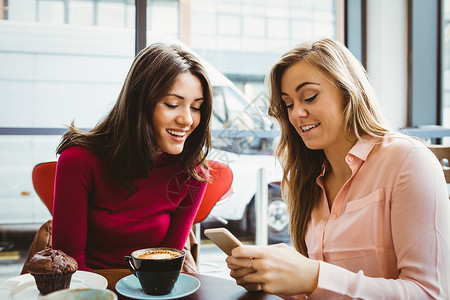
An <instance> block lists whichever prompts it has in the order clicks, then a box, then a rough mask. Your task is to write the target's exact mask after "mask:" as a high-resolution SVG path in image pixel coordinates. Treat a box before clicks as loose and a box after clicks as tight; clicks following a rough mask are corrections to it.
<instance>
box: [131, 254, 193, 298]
mask: <svg viewBox="0 0 450 300" xmlns="http://www.w3.org/2000/svg"><path fill="white" fill-rule="evenodd" d="M185 255H186V254H185V252H184V251H182V250H178V249H174V248H165V247H157V248H147V249H140V250H136V251H133V252H132V253H131V256H130V255H126V256H125V263H126V264H127V266H128V268H129V269H130V271H131V272H132V273H133V274H134V275H135V276H136V277H137V278H138V280H139V283H140V284H141V287H142V290H143V291H144V293H146V294H148V295H166V294H169V293H170V292H171V291H172V289H173V287H174V285H175V283H176V282H177V280H178V276H179V275H180V271H181V267H182V266H183V262H184V257H185Z"/></svg>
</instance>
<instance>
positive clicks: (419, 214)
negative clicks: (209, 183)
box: [227, 147, 450, 299]
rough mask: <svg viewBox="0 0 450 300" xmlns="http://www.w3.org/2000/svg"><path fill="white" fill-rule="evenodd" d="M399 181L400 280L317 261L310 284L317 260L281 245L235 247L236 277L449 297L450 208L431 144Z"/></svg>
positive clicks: (395, 215) (395, 195)
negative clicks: (449, 241) (312, 262)
mask: <svg viewBox="0 0 450 300" xmlns="http://www.w3.org/2000/svg"><path fill="white" fill-rule="evenodd" d="M394 186H395V188H394V190H393V191H392V200H391V203H390V204H391V205H390V209H391V220H390V225H391V231H392V239H393V242H394V251H395V253H396V258H397V260H396V261H392V263H393V264H395V263H396V264H397V267H398V269H399V278H398V279H387V278H373V277H368V276H366V275H365V274H364V273H363V272H362V271H360V272H357V273H354V272H351V271H349V270H346V269H345V268H342V267H339V266H335V265H332V264H329V263H326V262H323V261H316V262H318V264H319V266H318V268H317V269H316V270H318V278H317V288H315V289H314V288H313V289H311V287H314V285H309V284H305V283H308V282H312V281H311V280H312V279H314V278H315V277H314V276H315V273H314V268H313V265H310V267H311V268H310V267H308V266H309V264H308V261H313V260H311V259H308V258H305V257H303V256H301V255H300V254H299V253H294V252H292V251H291V252H289V251H288V250H287V249H283V248H282V247H279V249H275V248H276V247H277V246H273V247H272V248H271V247H264V248H261V247H255V248H256V249H262V250H263V251H261V250H259V251H252V250H251V248H249V246H242V247H238V248H236V249H234V250H233V256H230V257H228V258H227V263H228V266H229V267H230V269H232V271H231V276H232V277H234V278H236V280H237V283H238V284H240V285H243V286H244V287H246V288H247V289H250V290H252V289H255V283H259V282H260V283H262V284H261V287H262V288H263V289H264V290H265V291H267V292H270V293H278V294H282V295H293V293H299V294H300V293H311V292H312V293H311V294H310V295H309V299H338V298H346V299H347V298H348V299H353V298H357V299H430V298H431V299H447V298H448V297H449V287H450V282H449V278H450V275H449V271H448V265H449V264H450V250H449V247H448V243H446V237H448V236H449V235H450V225H449V219H448V213H449V211H450V209H449V200H448V196H447V189H446V185H445V181H444V178H443V175H442V170H441V167H440V165H439V163H438V162H437V160H436V159H435V157H434V156H432V154H431V153H428V151H427V149H425V148H421V147H419V148H415V149H413V150H412V151H411V152H410V153H409V155H408V156H407V157H406V159H405V160H404V162H403V165H402V168H401V170H400V172H399V174H398V177H397V180H396V182H395V185H394ZM388 200H389V199H387V200H386V201H388ZM388 238H389V237H388ZM276 252H278V255H275V256H274V254H275V253H276ZM251 257H253V258H254V261H253V268H250V262H249V261H250V258H251ZM374 263H377V262H376V261H375V262H374ZM294 270H295V271H294ZM311 270H312V271H311ZM292 271H294V272H292ZM316 275H317V274H316ZM300 276H306V278H301V277H300ZM274 283H276V284H277V285H275V287H276V288H273V287H274Z"/></svg>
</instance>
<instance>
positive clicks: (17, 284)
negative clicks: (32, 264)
mask: <svg viewBox="0 0 450 300" xmlns="http://www.w3.org/2000/svg"><path fill="white" fill-rule="evenodd" d="M107 286H108V281H107V280H106V278H105V277H103V276H101V275H99V274H95V273H92V272H86V271H76V272H75V273H73V275H72V279H71V281H70V288H71V289H82V288H98V289H106V287H107ZM39 295H40V293H39V290H38V289H37V286H36V282H35V280H34V277H33V275H31V274H23V275H20V276H16V277H13V278H10V279H8V280H6V281H5V282H3V283H1V284H0V299H11V300H30V299H38V297H39Z"/></svg>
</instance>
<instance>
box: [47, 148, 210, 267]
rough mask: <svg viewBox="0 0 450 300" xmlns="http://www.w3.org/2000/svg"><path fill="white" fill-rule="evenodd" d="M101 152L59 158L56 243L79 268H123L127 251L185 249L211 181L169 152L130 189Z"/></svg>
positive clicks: (79, 150) (70, 153)
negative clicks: (109, 173)
mask: <svg viewBox="0 0 450 300" xmlns="http://www.w3.org/2000/svg"><path fill="white" fill-rule="evenodd" d="M105 172H106V171H105V166H104V165H103V163H102V160H101V158H100V157H99V156H97V155H95V154H94V153H93V152H91V151H89V150H87V149H85V148H82V147H70V148H68V149H66V150H64V151H63V152H62V153H61V155H60V157H59V159H58V164H57V170H56V182H55V201H54V207H53V229H52V245H53V247H54V248H55V249H61V250H62V251H64V252H66V253H67V254H69V255H70V256H72V257H74V258H75V259H76V260H77V262H78V266H79V270H89V269H101V268H124V267H125V264H124V256H125V255H129V254H131V252H132V251H134V250H137V249H142V248H150V247H157V246H164V247H173V248H178V249H182V248H183V246H184V244H185V242H186V240H187V237H188V235H189V231H190V228H191V226H192V223H193V221H194V217H195V215H196V213H197V210H198V208H199V206H200V202H201V199H202V198H203V195H204V192H205V189H206V183H205V182H200V181H197V180H196V179H194V178H192V177H190V176H189V175H188V173H187V172H186V171H185V170H184V169H183V167H182V166H181V164H180V163H179V162H178V160H177V158H176V157H174V156H166V157H164V158H163V159H161V160H160V161H158V162H157V164H156V165H155V167H154V169H153V170H152V171H151V172H150V174H149V175H148V177H145V178H144V177H141V178H136V179H134V181H133V182H134V183H135V184H137V186H138V187H139V189H138V191H137V192H136V193H134V194H132V195H131V196H129V194H130V193H129V191H128V190H127V189H125V187H124V186H123V185H121V184H118V183H117V182H113V181H111V180H110V179H109V177H108V176H107V175H106V174H105Z"/></svg>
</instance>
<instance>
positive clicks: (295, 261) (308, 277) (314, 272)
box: [226, 244, 319, 295]
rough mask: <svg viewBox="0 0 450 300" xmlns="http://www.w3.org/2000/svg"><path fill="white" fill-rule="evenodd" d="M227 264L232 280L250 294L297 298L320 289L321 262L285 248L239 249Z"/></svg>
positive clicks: (279, 245) (280, 246) (235, 250)
mask: <svg viewBox="0 0 450 300" xmlns="http://www.w3.org/2000/svg"><path fill="white" fill-rule="evenodd" d="M226 261H227V265H228V267H229V268H230V269H231V272H230V275H231V277H233V278H234V279H236V283H237V284H239V285H241V286H243V287H244V288H246V289H247V290H249V291H253V290H259V289H262V290H264V291H265V292H267V293H270V294H280V295H298V294H305V293H312V292H313V291H314V290H315V289H316V287H317V280H318V276H319V262H318V261H316V260H312V259H309V258H307V257H305V256H303V255H301V254H300V253H299V252H297V251H296V250H295V249H294V248H292V247H289V246H287V245H285V244H277V245H271V246H265V247H259V246H239V247H236V248H235V249H233V251H232V255H231V256H229V257H228V258H227V259H226Z"/></svg>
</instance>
